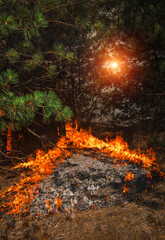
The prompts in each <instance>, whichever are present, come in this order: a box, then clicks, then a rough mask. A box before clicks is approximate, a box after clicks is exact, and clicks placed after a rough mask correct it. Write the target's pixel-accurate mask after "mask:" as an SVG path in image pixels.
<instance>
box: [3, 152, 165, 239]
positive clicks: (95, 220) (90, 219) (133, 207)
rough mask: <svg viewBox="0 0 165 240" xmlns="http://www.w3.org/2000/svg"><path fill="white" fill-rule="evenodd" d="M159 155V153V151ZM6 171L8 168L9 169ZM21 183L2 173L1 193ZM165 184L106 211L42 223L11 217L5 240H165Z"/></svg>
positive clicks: (5, 224)
mask: <svg viewBox="0 0 165 240" xmlns="http://www.w3.org/2000/svg"><path fill="white" fill-rule="evenodd" d="M155 151H156V149H155ZM156 153H157V160H158V163H159V165H160V170H162V171H165V161H164V151H163V150H162V149H160V148H159V149H158V151H156ZM5 168H6V167H5ZM18 181H19V175H18V176H15V175H14V174H13V173H12V172H8V171H4V170H3V169H1V170H0V183H1V184H0V186H2V187H1V191H2V190H4V189H6V187H7V186H10V185H12V184H13V183H15V182H18ZM164 186H165V184H164V181H163V180H161V181H159V183H157V184H156V185H155V186H154V188H153V189H151V190H148V191H147V192H142V193H138V197H137V199H136V201H135V202H134V201H133V202H127V203H124V202H122V203H120V204H119V205H117V206H110V207H106V208H100V207H99V206H98V207H93V208H91V209H90V210H84V211H81V212H76V211H75V210H74V209H73V210H72V209H71V210H70V211H68V212H67V213H66V212H64V213H63V212H61V211H60V210H59V211H58V212H57V213H56V215H53V216H48V217H46V218H41V219H27V220H23V219H21V218H19V217H16V216H15V217H11V218H10V219H7V220H4V221H2V222H1V223H0V239H1V240H7V239H9V240H10V239H11V240H23V239H25V240H26V239H31V240H37V239H40V240H46V239H52V240H54V239H57V240H64V239H66V240H70V239H72V240H75V239H96V240H99V239H100V240H104V239H109V240H111V239H112V240H118V239H121V240H126V239H130V240H131V239H132V240H134V239H137V240H138V239H139V240H141V239H146V240H150V239H153V240H159V239H160V240H163V239H165V208H164V206H165V204H164V200H165V190H164V189H165V188H164Z"/></svg>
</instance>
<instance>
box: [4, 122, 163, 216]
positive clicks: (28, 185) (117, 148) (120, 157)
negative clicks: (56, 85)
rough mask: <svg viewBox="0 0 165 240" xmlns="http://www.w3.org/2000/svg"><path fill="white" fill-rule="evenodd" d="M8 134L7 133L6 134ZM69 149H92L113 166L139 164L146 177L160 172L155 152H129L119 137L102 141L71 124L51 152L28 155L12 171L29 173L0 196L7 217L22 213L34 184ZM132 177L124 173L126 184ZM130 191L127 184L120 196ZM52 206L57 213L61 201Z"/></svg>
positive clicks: (34, 192)
mask: <svg viewBox="0 0 165 240" xmlns="http://www.w3.org/2000/svg"><path fill="white" fill-rule="evenodd" d="M9 133H10V132H9ZM68 146H72V147H73V148H76V149H84V148H87V149H95V150H96V151H98V152H101V153H104V154H106V155H108V156H109V157H111V158H113V159H115V161H116V162H115V164H119V163H122V162H123V161H125V164H126V163H127V162H132V163H135V164H139V165H141V166H142V167H144V168H147V169H148V177H149V176H150V175H151V174H150V170H155V171H157V172H160V171H159V168H158V164H157V163H156V157H155V153H154V152H153V151H152V150H148V152H147V153H142V152H141V151H140V150H130V149H129V146H128V144H127V143H126V142H124V140H123V139H122V138H121V137H119V136H118V137H116V139H114V140H110V141H107V142H105V141H103V140H100V139H98V138H96V137H94V136H92V134H91V133H88V132H86V131H84V130H82V129H81V130H80V131H77V130H76V129H73V128H72V127H71V125H69V124H68V125H67V126H66V137H62V138H61V139H60V140H59V142H58V143H57V147H54V148H53V149H50V150H49V151H48V152H47V153H46V152H44V151H42V150H37V151H36V156H35V157H34V156H31V157H30V158H29V159H28V161H27V162H24V163H20V164H18V165H16V166H15V167H14V168H25V169H28V170H29V171H28V173H27V171H26V172H23V173H22V174H21V180H20V182H19V183H17V184H15V185H13V186H11V187H9V188H8V189H7V190H5V191H3V192H2V193H1V194H0V197H1V199H2V200H3V202H2V209H3V210H4V211H5V212H6V209H8V213H10V214H22V213H25V212H26V211H27V210H28V209H29V208H30V204H31V203H32V201H33V199H34V198H35V196H36V195H37V194H38V190H37V185H38V183H39V182H40V181H42V180H44V179H45V178H46V177H47V176H49V175H50V174H51V173H52V172H53V170H54V168H55V167H58V166H59V165H60V164H61V162H62V161H63V159H64V158H65V157H66V156H70V153H69V152H68V150H67V147H68ZM133 178H134V174H133V173H131V172H127V175H126V177H125V181H131V180H132V179H133ZM128 191H129V189H128V188H127V187H126V185H124V186H123V193H127V192H128ZM54 204H55V205H56V206H57V208H56V209H57V210H58V209H60V208H61V207H62V200H61V199H60V198H56V199H55V202H54ZM46 206H47V209H48V211H51V208H50V205H49V200H47V202H46Z"/></svg>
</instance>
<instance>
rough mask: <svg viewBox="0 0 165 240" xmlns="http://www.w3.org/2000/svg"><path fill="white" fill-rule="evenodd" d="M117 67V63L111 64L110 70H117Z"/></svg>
mask: <svg viewBox="0 0 165 240" xmlns="http://www.w3.org/2000/svg"><path fill="white" fill-rule="evenodd" d="M118 67H119V64H118V63H117V62H111V63H110V68H112V69H117V68H118Z"/></svg>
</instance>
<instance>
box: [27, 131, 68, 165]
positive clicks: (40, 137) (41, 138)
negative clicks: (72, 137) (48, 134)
mask: <svg viewBox="0 0 165 240" xmlns="http://www.w3.org/2000/svg"><path fill="white" fill-rule="evenodd" d="M26 128H27V130H28V131H29V132H30V133H32V134H33V135H34V136H36V137H37V138H39V139H40V141H41V143H42V146H43V147H44V149H46V148H45V145H44V142H43V139H44V140H45V138H43V137H42V136H40V135H38V134H37V133H35V132H34V131H32V130H31V129H30V128H28V127H26ZM48 143H49V144H51V145H52V146H54V147H56V148H58V149H60V150H61V151H62V152H63V153H64V155H65V157H66V160H67V159H68V156H67V155H66V153H65V151H64V150H63V149H62V148H60V147H59V146H57V145H56V144H54V143H52V142H51V141H49V140H48ZM46 151H47V150H46ZM47 152H48V151H47ZM48 156H49V153H48ZM49 158H50V160H51V162H52V163H53V161H52V159H51V157H50V156H49Z"/></svg>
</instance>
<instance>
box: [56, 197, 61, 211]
mask: <svg viewBox="0 0 165 240" xmlns="http://www.w3.org/2000/svg"><path fill="white" fill-rule="evenodd" d="M55 204H56V205H57V209H61V206H62V199H60V198H55Z"/></svg>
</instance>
